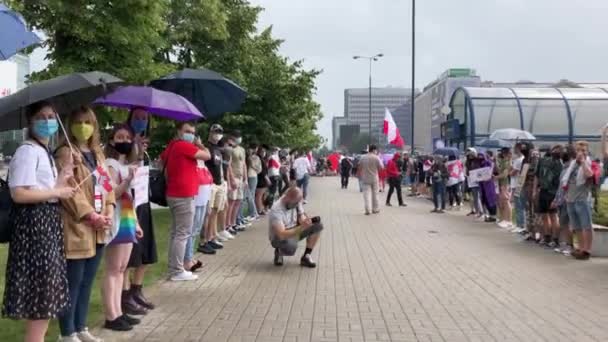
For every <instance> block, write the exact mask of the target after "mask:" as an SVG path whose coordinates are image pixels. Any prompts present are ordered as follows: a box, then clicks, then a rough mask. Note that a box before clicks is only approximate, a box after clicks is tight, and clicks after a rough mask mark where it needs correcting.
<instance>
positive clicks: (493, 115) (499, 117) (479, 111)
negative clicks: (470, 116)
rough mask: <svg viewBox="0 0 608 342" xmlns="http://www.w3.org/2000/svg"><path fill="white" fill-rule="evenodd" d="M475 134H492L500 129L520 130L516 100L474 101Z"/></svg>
mask: <svg viewBox="0 0 608 342" xmlns="http://www.w3.org/2000/svg"><path fill="white" fill-rule="evenodd" d="M473 106H474V110H475V134H490V133H492V132H493V131H495V130H497V129H499V128H520V127H521V126H520V118H519V108H518V107H517V101H515V100H479V99H477V100H473Z"/></svg>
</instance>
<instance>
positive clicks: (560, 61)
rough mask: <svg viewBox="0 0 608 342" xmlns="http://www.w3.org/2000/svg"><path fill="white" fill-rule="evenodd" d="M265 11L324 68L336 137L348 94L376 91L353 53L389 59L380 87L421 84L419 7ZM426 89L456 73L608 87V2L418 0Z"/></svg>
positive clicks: (378, 3)
mask: <svg viewBox="0 0 608 342" xmlns="http://www.w3.org/2000/svg"><path fill="white" fill-rule="evenodd" d="M251 3H253V4H256V5H260V6H262V7H264V8H265V11H264V12H263V13H262V15H261V18H260V19H261V20H260V29H262V28H264V27H266V26H268V25H273V27H274V35H275V36H276V37H278V38H282V39H285V40H286V41H285V43H284V45H283V47H282V52H283V53H284V54H285V55H287V56H288V57H290V58H292V59H294V60H296V59H304V60H305V65H306V66H307V67H309V68H316V69H322V70H323V74H322V75H321V76H320V77H319V78H318V81H317V87H318V90H317V95H316V99H317V101H318V102H319V103H321V106H322V109H323V112H324V115H325V118H324V119H323V121H322V122H321V123H320V124H319V131H320V133H321V134H322V135H323V136H325V137H327V138H330V137H331V117H332V116H334V115H336V116H341V115H343V111H344V108H343V107H344V99H343V96H344V95H343V94H344V93H343V90H344V88H353V87H367V74H368V71H367V65H366V64H365V62H363V61H354V60H353V59H352V56H353V55H357V54H361V55H364V54H367V55H371V54H375V53H380V52H381V53H384V54H385V57H384V58H383V59H381V60H380V61H379V62H377V63H376V64H375V65H374V71H373V78H374V85H375V86H388V85H391V86H405V87H409V85H410V83H411V72H410V68H411V3H412V1H411V0H251ZM416 5H417V8H416V22H417V25H416V27H417V28H416V32H417V35H416V60H417V62H416V87H419V88H420V87H423V86H424V85H426V84H428V83H429V82H431V81H433V80H434V79H435V78H437V76H439V75H440V74H441V73H442V72H443V71H444V70H446V69H448V68H451V67H469V68H474V69H476V70H477V73H478V75H480V76H481V77H482V79H483V80H493V81H518V80H532V81H537V82H542V81H547V82H550V81H558V80H560V79H563V78H567V79H570V80H573V81H581V82H582V81H586V82H604V81H606V82H608V75H607V74H608V43H606V42H607V39H608V20H607V19H606V18H607V17H608V0H585V1H572V0H459V1H453V0H418V1H417V3H416Z"/></svg>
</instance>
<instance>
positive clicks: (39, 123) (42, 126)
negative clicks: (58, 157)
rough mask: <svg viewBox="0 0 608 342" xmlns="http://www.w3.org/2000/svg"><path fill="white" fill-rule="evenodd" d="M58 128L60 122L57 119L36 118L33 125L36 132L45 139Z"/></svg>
mask: <svg viewBox="0 0 608 342" xmlns="http://www.w3.org/2000/svg"><path fill="white" fill-rule="evenodd" d="M58 129H59V124H58V123H57V119H48V120H36V121H34V125H33V127H32V130H33V131H34V134H35V135H36V136H38V137H40V138H43V139H47V138H50V137H51V136H52V135H53V134H55V133H57V130H58Z"/></svg>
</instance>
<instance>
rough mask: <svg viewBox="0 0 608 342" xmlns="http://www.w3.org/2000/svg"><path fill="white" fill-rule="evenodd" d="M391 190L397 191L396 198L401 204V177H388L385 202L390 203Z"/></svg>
mask: <svg viewBox="0 0 608 342" xmlns="http://www.w3.org/2000/svg"><path fill="white" fill-rule="evenodd" d="M393 191H395V192H396V193H397V200H398V201H399V205H402V204H403V197H402V194H401V177H391V178H389V179H388V194H387V195H386V203H391V196H393Z"/></svg>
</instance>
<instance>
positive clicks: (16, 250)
mask: <svg viewBox="0 0 608 342" xmlns="http://www.w3.org/2000/svg"><path fill="white" fill-rule="evenodd" d="M57 115H58V114H57V112H55V109H54V108H53V105H52V104H51V103H50V102H45V101H41V102H37V103H34V104H31V105H29V106H28V108H27V110H26V114H25V119H26V121H27V128H28V130H27V140H26V141H25V142H23V144H22V145H21V146H19V148H18V149H17V151H16V152H15V154H14V155H13V158H12V159H11V162H10V166H9V172H8V186H9V188H10V191H11V198H12V199H13V202H14V204H13V208H12V210H13V212H12V214H11V218H10V223H11V224H12V226H13V232H12V236H11V241H10V244H9V245H8V259H7V261H6V272H5V284H4V300H3V304H2V317H4V318H11V319H20V320H25V321H26V322H25V338H24V340H25V341H26V342H43V341H44V336H45V335H46V332H47V330H48V325H49V320H50V319H53V318H55V317H57V316H58V315H59V314H60V313H62V312H64V311H65V310H66V309H67V308H68V307H69V305H70V295H69V284H68V277H67V270H66V260H65V255H64V253H65V252H64V250H65V247H64V236H63V223H62V221H61V211H60V207H59V200H65V199H69V198H72V197H73V196H74V194H75V192H76V189H75V188H74V187H71V186H69V185H68V181H69V178H70V177H71V174H70V173H69V172H63V173H61V174H59V175H58V174H57V169H56V168H55V162H54V160H53V157H52V155H51V152H50V150H49V147H48V144H49V140H50V139H51V137H53V136H54V135H55V133H56V132H57V129H58V127H59V124H58V121H57ZM66 171H69V168H66Z"/></svg>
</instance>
